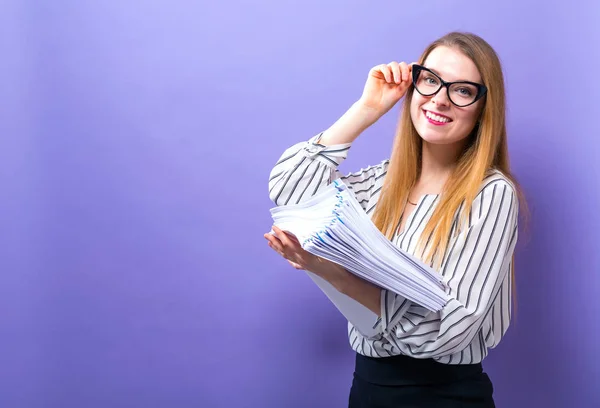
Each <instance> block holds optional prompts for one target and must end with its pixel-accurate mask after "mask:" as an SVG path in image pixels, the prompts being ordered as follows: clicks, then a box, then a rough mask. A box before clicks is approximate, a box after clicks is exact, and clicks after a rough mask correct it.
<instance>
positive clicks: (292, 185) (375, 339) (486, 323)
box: [269, 134, 518, 364]
mask: <svg viewBox="0 0 600 408" xmlns="http://www.w3.org/2000/svg"><path fill="white" fill-rule="evenodd" d="M320 136H321V134H319V135H317V136H315V137H313V138H311V139H309V140H308V141H304V142H301V143H298V144H296V145H294V146H292V147H290V148H288V149H287V150H286V151H285V152H284V153H283V155H282V156H281V157H280V159H279V160H278V161H277V163H276V164H275V166H274V168H273V169H272V171H271V174H270V177H269V195H270V198H271V200H273V202H274V203H275V204H276V205H288V204H295V203H299V202H301V201H302V200H303V199H305V198H308V197H310V196H311V195H314V194H315V193H317V192H318V191H319V189H320V188H322V187H324V186H327V185H328V184H329V183H331V182H332V180H334V179H341V180H342V181H343V182H344V183H345V184H346V185H347V186H348V187H349V189H351V191H353V192H354V194H355V195H356V198H357V200H358V201H359V202H360V204H361V206H362V207H363V209H364V210H365V211H366V212H367V214H372V213H373V210H374V209H375V206H376V204H377V199H378V198H379V194H380V191H381V187H382V185H383V180H384V178H385V175H386V172H387V168H388V163H389V160H384V161H382V162H381V163H379V164H378V165H375V166H369V167H367V168H363V169H361V170H360V171H358V172H354V173H349V174H345V175H343V174H341V173H340V172H339V171H338V166H339V165H340V163H341V162H342V161H343V160H344V159H345V158H346V157H347V153H348V150H349V149H350V144H339V145H334V146H324V145H321V144H319V143H318V140H319V138H320ZM438 201H439V196H438V195H435V194H425V195H423V196H421V197H420V199H419V201H418V203H417V206H416V208H415V209H414V210H413V211H412V212H411V213H410V215H409V217H408V219H407V221H406V226H405V228H404V230H403V231H401V232H400V231H399V232H398V233H397V234H396V235H395V236H394V237H393V240H392V241H393V242H394V244H396V245H397V246H398V247H400V248H401V249H402V250H403V251H405V252H407V253H410V254H412V255H415V251H416V249H417V248H416V247H417V242H418V241H419V236H420V234H421V233H422V231H423V229H424V227H425V224H426V223H427V221H428V219H429V217H430V216H431V214H432V212H433V210H434V208H435V206H436V204H437V203H438ZM457 216H458V212H457ZM457 216H456V217H457ZM456 217H455V219H456ZM517 218H518V201H517V197H516V193H515V189H514V186H513V185H512V183H511V182H510V181H509V180H508V179H507V178H506V177H505V176H504V175H503V174H502V173H501V172H499V171H494V172H492V173H491V174H490V175H489V176H488V177H487V178H486V179H485V180H484V182H483V184H482V186H481V188H480V191H479V194H478V195H477V197H476V198H475V200H474V201H473V205H472V212H471V217H470V219H469V221H468V226H465V227H466V228H463V229H462V231H461V232H460V233H458V234H453V235H454V236H453V237H452V238H451V241H450V243H449V246H448V252H447V255H446V256H445V259H444V261H443V262H442V264H441V266H440V268H439V269H438V272H439V273H440V274H441V275H442V276H443V280H444V282H446V283H447V285H448V288H449V289H448V291H449V295H450V300H449V301H448V303H447V304H446V305H445V306H444V308H443V309H442V310H441V311H439V312H430V311H428V310H427V309H425V308H423V307H422V306H419V305H418V304H415V303H413V302H411V301H409V300H407V299H405V298H403V297H401V296H399V295H397V294H395V293H393V292H390V291H388V290H386V289H382V291H381V313H380V316H381V317H380V319H379V330H378V334H377V335H375V336H372V337H369V338H367V337H365V336H363V335H362V334H361V333H359V332H358V331H357V330H356V329H355V328H354V327H353V326H352V324H351V323H348V337H349V342H350V345H351V347H352V349H353V350H355V351H356V352H357V353H360V354H363V355H366V356H370V357H386V356H393V355H399V354H403V355H407V356H411V357H415V358H432V359H435V360H436V361H438V362H440V363H446V364H472V363H478V362H480V361H482V360H483V359H484V358H485V357H486V356H487V353H488V349H490V348H494V347H496V346H497V345H498V343H499V342H500V339H501V338H502V336H503V335H504V334H505V333H506V330H507V329H508V325H509V322H510V317H511V279H512V278H511V273H510V271H511V269H512V255H513V252H514V248H515V244H516V241H517ZM455 224H456V223H455ZM415 256H416V255H415Z"/></svg>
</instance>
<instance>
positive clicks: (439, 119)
mask: <svg viewBox="0 0 600 408" xmlns="http://www.w3.org/2000/svg"><path fill="white" fill-rule="evenodd" d="M423 114H424V115H425V118H426V119H427V120H428V121H429V122H430V123H432V124H434V125H438V126H441V125H446V124H448V123H450V122H452V119H450V118H449V117H448V116H446V115H442V114H441V113H437V112H432V111H428V110H425V109H423Z"/></svg>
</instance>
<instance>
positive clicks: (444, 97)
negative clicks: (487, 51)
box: [410, 47, 484, 145]
mask: <svg viewBox="0 0 600 408" xmlns="http://www.w3.org/2000/svg"><path fill="white" fill-rule="evenodd" d="M423 66H425V67H426V68H429V69H430V70H432V71H433V72H435V73H436V74H437V75H438V76H439V77H440V78H441V79H443V80H444V81H446V82H454V81H471V82H475V83H478V84H481V83H482V81H481V75H480V74H479V71H478V70H477V67H476V66H475V63H473V61H471V60H470V59H469V58H468V57H467V56H465V55H464V54H462V53H461V52H460V51H457V50H455V49H453V48H448V47H437V48H435V49H434V50H433V51H432V52H431V53H430V54H429V56H428V57H427V59H426V60H425V62H424V63H423ZM451 92H466V91H465V90H463V89H458V90H457V91H451ZM452 95H454V94H452ZM453 99H454V100H455V101H456V100H458V98H457V97H453ZM483 101H484V100H483V99H479V100H478V101H477V102H475V103H473V104H472V105H469V106H466V107H458V106H456V105H454V104H453V103H452V102H450V99H449V98H448V92H447V88H446V87H442V88H441V89H440V91H439V92H437V93H436V94H435V95H432V96H423V95H421V94H420V93H419V92H417V91H416V90H415V91H414V92H413V96H412V101H411V105H410V114H411V118H412V122H413V125H414V126H415V128H416V129H417V132H418V133H419V135H420V136H421V138H423V140H425V141H426V142H428V143H431V144H440V145H442V144H443V145H448V144H455V143H459V142H462V141H465V139H466V137H467V136H469V134H470V133H471V131H472V130H473V128H474V127H475V123H476V122H477V120H478V119H479V115H480V113H481V109H482V108H483Z"/></svg>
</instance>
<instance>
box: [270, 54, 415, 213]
mask: <svg viewBox="0 0 600 408" xmlns="http://www.w3.org/2000/svg"><path fill="white" fill-rule="evenodd" d="M410 84H411V80H410V67H409V66H408V65H407V64H406V63H404V62H402V63H400V64H398V63H397V62H391V63H389V64H387V65H385V64H381V65H377V66H376V67H373V68H372V69H371V70H370V71H369V75H368V78H367V82H366V83H365V87H364V89H363V93H362V95H361V97H360V99H359V100H358V101H357V102H356V103H354V104H353V105H352V106H351V107H350V109H348V111H347V112H346V113H345V114H344V115H343V116H342V117H341V118H339V119H338V120H337V121H336V122H335V123H334V124H333V125H332V126H331V127H329V128H328V129H327V130H326V131H325V132H323V133H321V134H320V135H318V136H316V137H313V138H312V139H310V140H309V141H308V142H304V143H298V144H296V145H294V146H292V147H291V148H289V149H288V150H286V151H285V152H284V153H283V155H282V156H281V157H280V159H279V160H278V161H277V163H276V164H275V166H274V168H273V170H272V171H271V174H270V177H269V197H270V198H271V200H272V201H273V202H275V204H276V205H288V204H293V203H299V202H301V201H302V199H303V198H305V197H310V196H312V195H314V194H315V193H316V192H317V191H318V190H319V189H320V188H322V187H323V186H327V185H328V184H329V183H330V182H331V181H332V180H334V179H336V178H339V177H341V175H340V174H339V173H338V172H337V167H338V166H339V164H340V163H341V162H342V161H343V160H344V159H345V158H346V154H347V151H348V149H349V148H350V145H351V143H352V142H353V141H354V140H355V139H356V138H357V137H358V136H359V135H360V134H361V133H362V132H363V131H364V130H365V129H366V128H368V127H369V126H371V125H372V124H373V123H375V122H376V121H377V120H379V118H380V117H381V116H383V115H384V114H385V113H386V112H388V111H389V110H390V109H391V108H392V107H393V106H394V105H395V104H396V103H397V102H398V101H399V100H400V98H402V96H404V94H405V93H406V90H407V89H408V87H409V86H410ZM353 176H354V177H355V178H356V177H357V175H353ZM357 181H360V180H357ZM363 181H364V180H363ZM359 201H360V198H359Z"/></svg>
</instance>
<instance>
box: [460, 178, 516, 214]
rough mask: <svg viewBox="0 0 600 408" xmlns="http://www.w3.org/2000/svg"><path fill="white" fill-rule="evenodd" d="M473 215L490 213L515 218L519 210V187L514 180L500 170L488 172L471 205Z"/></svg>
mask: <svg viewBox="0 0 600 408" xmlns="http://www.w3.org/2000/svg"><path fill="white" fill-rule="evenodd" d="M471 211H472V216H473V217H475V218H476V219H483V218H487V217H489V216H490V215H495V216H496V217H498V216H500V215H502V214H503V216H506V217H510V218H515V219H516V217H517V216H518V212H519V199H518V194H517V189H516V186H515V184H514V183H513V182H512V180H511V179H510V178H509V177H508V176H506V175H505V174H504V173H502V172H501V171H499V170H496V169H493V170H490V171H489V172H488V174H487V175H486V177H485V178H484V179H483V182H482V183H481V187H480V189H479V192H478V194H477V196H476V197H475V200H474V201H473V204H472V206H471Z"/></svg>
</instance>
